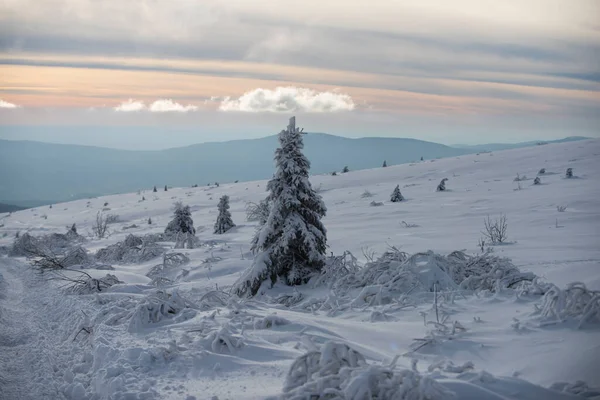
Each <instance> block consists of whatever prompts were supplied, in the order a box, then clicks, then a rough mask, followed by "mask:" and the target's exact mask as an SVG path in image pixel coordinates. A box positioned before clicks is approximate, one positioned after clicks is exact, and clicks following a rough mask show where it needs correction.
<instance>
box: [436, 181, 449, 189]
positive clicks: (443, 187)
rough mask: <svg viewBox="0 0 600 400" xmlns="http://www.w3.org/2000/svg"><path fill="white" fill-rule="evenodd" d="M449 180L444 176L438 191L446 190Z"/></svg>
mask: <svg viewBox="0 0 600 400" xmlns="http://www.w3.org/2000/svg"><path fill="white" fill-rule="evenodd" d="M447 180H448V178H444V179H442V180H441V182H440V184H439V185H437V189H436V191H438V192H443V191H445V190H446V181H447Z"/></svg>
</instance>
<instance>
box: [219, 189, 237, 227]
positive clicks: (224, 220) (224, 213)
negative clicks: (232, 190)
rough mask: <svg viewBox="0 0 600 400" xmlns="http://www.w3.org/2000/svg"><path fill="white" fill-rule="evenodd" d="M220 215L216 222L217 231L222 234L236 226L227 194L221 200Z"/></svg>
mask: <svg viewBox="0 0 600 400" xmlns="http://www.w3.org/2000/svg"><path fill="white" fill-rule="evenodd" d="M218 207H219V216H218V217H217V222H215V233H216V234H218V235H220V234H222V233H225V232H227V231H228V230H230V229H231V228H233V227H234V226H235V224H234V223H233V220H232V219H231V213H230V212H229V196H227V195H226V194H225V195H223V196H222V197H221V199H220V200H219V206H218Z"/></svg>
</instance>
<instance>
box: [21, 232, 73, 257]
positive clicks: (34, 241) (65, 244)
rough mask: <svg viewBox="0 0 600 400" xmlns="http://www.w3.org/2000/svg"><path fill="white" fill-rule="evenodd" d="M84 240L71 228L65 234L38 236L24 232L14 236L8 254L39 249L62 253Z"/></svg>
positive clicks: (25, 252)
mask: <svg viewBox="0 0 600 400" xmlns="http://www.w3.org/2000/svg"><path fill="white" fill-rule="evenodd" d="M84 240H85V239H84V238H83V237H82V236H79V235H78V234H77V233H76V232H73V231H72V230H69V231H68V232H67V233H66V234H62V233H51V234H49V235H43V236H39V237H35V236H31V235H30V234H29V233H27V232H26V233H24V234H23V235H20V236H18V237H16V239H15V241H14V242H13V245H12V247H11V250H10V253H9V255H10V256H13V257H23V256H29V255H31V254H32V253H35V252H36V251H37V250H39V249H42V250H44V251H45V252H52V253H55V254H57V255H62V254H64V253H65V252H66V251H68V250H69V249H70V248H71V247H73V246H74V245H75V244H77V243H82V242H83V241H84Z"/></svg>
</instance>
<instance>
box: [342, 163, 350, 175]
mask: <svg viewBox="0 0 600 400" xmlns="http://www.w3.org/2000/svg"><path fill="white" fill-rule="evenodd" d="M346 172H350V169H349V168H348V166H347V165H346V166H345V167H344V168H343V169H342V174H345V173H346Z"/></svg>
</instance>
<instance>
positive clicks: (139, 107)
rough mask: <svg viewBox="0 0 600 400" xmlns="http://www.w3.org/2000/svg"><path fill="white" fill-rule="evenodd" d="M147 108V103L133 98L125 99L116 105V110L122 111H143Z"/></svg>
mask: <svg viewBox="0 0 600 400" xmlns="http://www.w3.org/2000/svg"><path fill="white" fill-rule="evenodd" d="M145 109H146V105H145V104H144V102H142V101H136V100H133V99H129V100H127V101H124V102H122V103H121V104H119V105H118V106H116V107H115V111H120V112H135V111H143V110H145Z"/></svg>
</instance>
